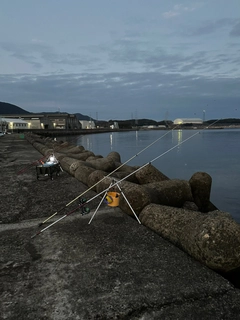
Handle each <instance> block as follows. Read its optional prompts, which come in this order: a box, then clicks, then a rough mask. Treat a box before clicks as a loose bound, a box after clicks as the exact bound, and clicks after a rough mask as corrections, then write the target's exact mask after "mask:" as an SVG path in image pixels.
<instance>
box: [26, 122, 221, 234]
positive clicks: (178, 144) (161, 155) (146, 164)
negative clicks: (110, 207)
mask: <svg viewBox="0 0 240 320" xmlns="http://www.w3.org/2000/svg"><path fill="white" fill-rule="evenodd" d="M218 121H219V120H216V121H215V122H213V123H212V124H211V125H209V126H207V127H205V129H208V128H209V127H210V126H212V125H213V124H215V123H216V122H218ZM205 129H203V130H205ZM199 133H200V131H197V132H196V133H194V134H192V135H191V136H189V137H188V138H186V139H184V140H183V141H181V142H179V143H177V144H176V145H175V146H173V147H171V148H170V149H168V150H166V151H165V152H163V153H161V154H160V155H158V156H157V157H155V158H154V159H152V160H151V161H149V162H147V163H145V164H144V165H142V166H141V167H139V168H137V169H136V170H135V171H133V172H131V173H129V174H128V175H127V176H126V177H124V178H122V179H120V180H118V181H116V182H115V183H112V184H111V185H110V186H109V187H108V188H106V189H105V190H103V191H101V192H99V193H98V194H97V195H95V196H94V197H92V198H91V199H89V200H86V201H85V204H87V203H89V202H91V201H92V200H94V199H95V198H97V197H99V196H100V195H101V194H103V193H105V192H108V190H109V189H110V188H113V187H114V186H116V185H118V184H119V183H121V182H122V181H124V180H126V179H127V178H129V177H130V176H132V175H133V174H135V173H137V172H138V171H140V170H142V169H143V168H145V167H146V166H148V165H150V164H151V163H153V162H154V161H156V160H158V159H159V158H161V157H163V156H164V155H166V154H167V153H169V152H170V151H172V150H174V149H175V148H177V147H179V146H180V145H181V144H183V143H185V142H187V141H188V140H190V139H192V138H193V137H195V136H196V135H198V134H199ZM106 177H107V176H106ZM106 177H105V178H106ZM102 180H103V179H102ZM74 211H75V210H73V211H70V212H68V213H66V214H65V215H63V216H62V217H60V218H59V219H58V220H56V221H54V222H53V223H51V224H50V225H48V226H47V227H45V228H44V229H42V230H40V231H39V232H37V233H36V234H35V235H33V236H32V237H31V238H35V237H36V236H37V235H39V234H41V233H42V232H44V231H46V230H47V229H49V228H51V227H52V226H53V225H55V224H56V223H58V222H59V221H61V220H63V219H64V218H66V217H68V216H69V215H70V214H72V213H73V212H74ZM92 219H93V217H92ZM92 219H91V220H90V221H89V223H88V224H90V223H91V221H92Z"/></svg>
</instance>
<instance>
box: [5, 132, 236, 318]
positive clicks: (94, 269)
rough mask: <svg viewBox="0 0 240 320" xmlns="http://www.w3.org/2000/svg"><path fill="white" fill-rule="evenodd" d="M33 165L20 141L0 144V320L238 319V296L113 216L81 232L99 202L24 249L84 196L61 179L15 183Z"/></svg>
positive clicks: (129, 221) (103, 211) (32, 173)
mask: <svg viewBox="0 0 240 320" xmlns="http://www.w3.org/2000/svg"><path fill="white" fill-rule="evenodd" d="M41 157H42V155H41V154H39V153H38V152H37V151H36V150H35V149H34V148H33V147H32V146H31V145H30V144H29V143H28V142H27V141H26V140H24V139H22V138H21V137H20V135H7V136H4V137H1V138H0V174H1V176H0V177H1V195H0V199H1V214H0V221H1V224H0V238H1V242H0V252H1V255H0V275H1V285H0V313H1V314H0V318H1V319H11V320H15V319H19V320H21V319H24V320H25V319H35V320H36V319H51V320H52V319H54V320H55V319H56V320H63V319H64V320H66V319H80V320H82V319H83V320H85V319H133V320H135V319H144V320H145V319H146V320H148V319H174V320H175V319H180V320H183V319H184V320H185V319H211V320H212V319H224V320H225V319H240V290H238V289H236V288H234V286H233V285H232V284H231V283H229V282H228V281H227V280H226V279H224V278H222V277H221V276H220V275H218V274H217V273H215V272H213V271H212V270H210V269H208V268H206V267H204V266H203V265H201V264H200V263H199V262H197V261H195V260H194V259H192V258H191V257H189V256H188V255H187V254H185V253H184V252H182V251H181V250H179V249H178V248H176V247H175V246H173V245H172V244H170V243H169V242H167V241H166V240H164V239H162V238H161V237H160V236H158V235H157V234H155V233H154V232H152V231H151V230H149V229H147V228H146V227H144V226H143V225H140V224H139V223H138V222H137V221H136V220H135V219H133V218H131V217H129V216H128V215H126V214H124V213H123V212H122V211H121V210H120V209H119V208H111V207H108V206H106V205H104V204H103V205H102V206H101V207H100V209H99V211H98V212H97V213H96V215H95V216H94V219H93V220H92V222H91V224H89V221H90V218H91V216H92V215H93V213H94V211H95V209H96V207H97V205H98V203H99V202H100V198H99V199H98V198H96V199H95V200H94V201H92V202H90V203H89V206H90V207H91V212H90V214H88V215H84V216H82V215H81V212H80V210H78V211H76V212H73V213H72V214H71V215H69V216H67V217H66V218H64V219H62V220H61V221H60V222H58V223H56V224H54V225H53V226H52V227H50V228H49V229H47V230H46V231H44V232H42V233H41V234H39V235H38V236H36V237H35V238H33V239H31V236H32V235H35V234H36V233H37V232H38V230H43V228H44V227H45V226H47V225H48V224H47V223H46V224H44V225H42V227H41V228H40V229H39V228H38V225H39V223H40V222H42V221H44V220H45V219H46V218H47V217H49V216H50V215H52V214H53V213H55V212H58V214H57V215H55V216H54V218H53V219H51V220H50V221H49V223H50V222H53V221H56V220H57V219H59V218H60V217H63V216H64V215H65V214H67V213H70V212H71V211H72V210H73V209H75V208H76V206H77V204H78V201H74V202H73V203H72V204H70V205H68V203H70V202H71V201H72V200H73V199H75V198H76V197H78V196H79V195H80V194H81V193H83V192H84V191H85V190H86V189H87V188H86V187H85V186H84V185H83V184H81V183H80V182H79V181H78V180H76V179H75V178H73V177H71V176H69V175H68V174H67V173H65V172H63V173H61V174H60V176H59V177H54V180H50V179H49V178H48V177H43V178H42V179H40V180H39V181H38V180H37V179H36V169H35V166H29V167H28V169H27V170H25V171H23V172H22V173H21V174H17V173H18V172H19V170H20V169H22V168H26V167H27V165H28V164H29V163H32V162H33V161H34V160H36V159H40V158H41ZM94 195H95V193H94V192H93V191H89V192H87V193H86V194H85V195H84V197H87V198H88V199H90V198H91V197H93V196H94Z"/></svg>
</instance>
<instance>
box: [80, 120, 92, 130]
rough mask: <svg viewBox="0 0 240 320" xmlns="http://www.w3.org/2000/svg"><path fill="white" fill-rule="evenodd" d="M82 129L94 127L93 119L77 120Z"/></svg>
mask: <svg viewBox="0 0 240 320" xmlns="http://www.w3.org/2000/svg"><path fill="white" fill-rule="evenodd" d="M79 122H80V124H81V126H82V129H95V128H96V125H95V122H94V121H93V120H79Z"/></svg>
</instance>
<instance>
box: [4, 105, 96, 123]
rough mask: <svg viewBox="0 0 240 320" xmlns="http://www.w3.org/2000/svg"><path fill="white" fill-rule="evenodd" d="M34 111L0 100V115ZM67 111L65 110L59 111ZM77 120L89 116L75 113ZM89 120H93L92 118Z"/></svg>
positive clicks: (87, 118) (86, 118)
mask: <svg viewBox="0 0 240 320" xmlns="http://www.w3.org/2000/svg"><path fill="white" fill-rule="evenodd" d="M29 113H34V112H28V111H26V110H24V109H22V108H20V107H18V106H16V105H14V104H11V103H7V102H1V101H0V115H10V114H29ZM38 113H43V114H44V113H56V112H38ZM61 113H67V112H61ZM75 115H76V117H77V119H78V120H90V118H89V116H85V115H83V114H81V113H75ZM91 120H93V121H95V120H94V119H93V118H91Z"/></svg>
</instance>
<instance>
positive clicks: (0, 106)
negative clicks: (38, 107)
mask: <svg viewBox="0 0 240 320" xmlns="http://www.w3.org/2000/svg"><path fill="white" fill-rule="evenodd" d="M29 113H31V112H28V111H26V110H24V109H22V108H20V107H18V106H15V105H14V104H11V103H7V102H1V101H0V114H29Z"/></svg>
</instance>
